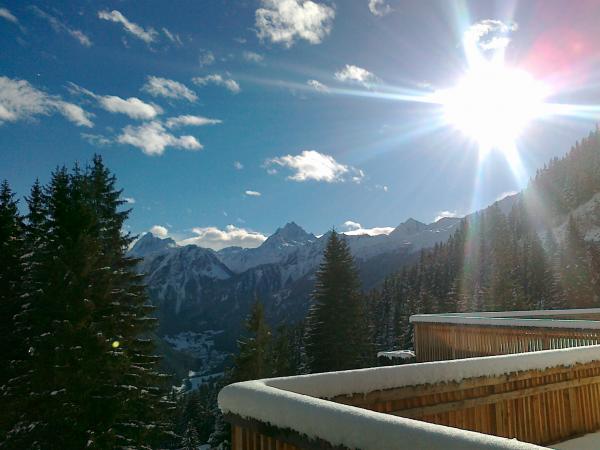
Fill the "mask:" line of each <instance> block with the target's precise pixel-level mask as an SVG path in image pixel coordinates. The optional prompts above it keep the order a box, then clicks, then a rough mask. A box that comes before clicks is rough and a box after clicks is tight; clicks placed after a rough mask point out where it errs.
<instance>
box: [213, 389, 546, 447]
mask: <svg viewBox="0 0 600 450" xmlns="http://www.w3.org/2000/svg"><path fill="white" fill-rule="evenodd" d="M267 383H268V382H266V381H265V380H262V381H261V380H259V381H248V382H244V383H237V384H233V385H229V386H227V387H225V388H224V389H223V390H222V391H221V392H220V393H219V407H220V408H221V410H223V412H225V413H229V412H231V413H235V414H238V415H240V416H243V417H248V418H254V419H257V420H259V421H261V422H266V423H270V424H271V425H274V426H277V427H279V428H282V429H286V428H290V429H293V430H295V431H296V432H298V433H300V434H302V435H305V436H307V437H308V438H309V439H314V438H319V439H322V440H325V441H327V442H329V443H330V444H331V445H333V446H338V445H339V446H344V447H347V448H358V449H362V450H381V449H389V450H395V449H398V450H400V449H406V448H408V447H410V448H412V449H414V450H417V449H433V448H444V449H445V450H470V449H473V450H475V449H514V450H521V449H522V450H529V449H531V450H533V449H540V448H542V447H538V446H535V445H532V444H527V443H523V442H519V441H516V440H509V439H505V438H499V437H496V436H491V435H485V434H481V433H475V432H472V431H465V430H459V429H457V428H451V427H445V426H441V425H434V424H430V423H426V422H420V421H417V420H412V419H407V418H404V417H397V416H392V415H389V414H382V413H378V412H374V411H369V410H366V409H360V408H356V407H354V406H349V405H343V404H339V403H333V402H330V401H327V400H322V399H318V398H314V397H310V396H307V395H303V394H299V393H295V392H290V391H286V390H281V389H277V388H274V387H271V386H269V385H268V384H267Z"/></svg>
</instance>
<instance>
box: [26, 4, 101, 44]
mask: <svg viewBox="0 0 600 450" xmlns="http://www.w3.org/2000/svg"><path fill="white" fill-rule="evenodd" d="M30 8H31V10H32V11H33V12H34V13H35V14H36V15H37V16H38V17H39V18H41V19H44V20H46V21H48V23H49V24H50V26H51V27H52V29H53V30H54V31H55V32H56V33H67V34H68V35H69V36H71V37H72V38H74V39H75V40H77V41H78V42H79V43H80V44H81V45H83V46H84V47H91V46H92V40H91V39H90V38H89V37H88V36H87V35H86V34H85V33H84V32H83V31H81V30H76V29H74V28H71V27H69V26H68V25H66V24H65V23H64V22H62V21H60V20H59V19H58V18H56V17H54V16H53V15H51V14H48V13H47V12H45V11H42V10H41V9H40V8H38V7H37V6H35V5H32V6H30Z"/></svg>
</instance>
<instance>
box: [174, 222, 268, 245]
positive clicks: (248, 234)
mask: <svg viewBox="0 0 600 450" xmlns="http://www.w3.org/2000/svg"><path fill="white" fill-rule="evenodd" d="M192 231H193V232H194V234H195V236H193V237H190V238H188V239H184V240H182V241H180V242H178V244H180V245H189V244H192V245H197V246H199V247H205V248H212V249H213V250H221V249H222V248H225V247H232V246H236V247H244V248H255V247H258V246H259V245H260V244H262V243H263V242H264V241H265V240H266V239H267V237H266V236H265V235H263V234H262V233H259V232H257V231H252V230H248V229H245V228H238V227H236V226H235V225H227V226H226V227H225V229H224V230H221V229H219V228H217V227H205V228H201V227H196V228H194V229H193V230H192Z"/></svg>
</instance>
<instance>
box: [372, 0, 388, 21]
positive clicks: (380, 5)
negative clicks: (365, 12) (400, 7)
mask: <svg viewBox="0 0 600 450" xmlns="http://www.w3.org/2000/svg"><path fill="white" fill-rule="evenodd" d="M369 11H371V14H373V15H375V16H379V17H383V16H385V15H386V14H389V13H391V12H392V11H393V9H392V7H391V6H390V5H388V4H387V3H386V2H385V0H369Z"/></svg>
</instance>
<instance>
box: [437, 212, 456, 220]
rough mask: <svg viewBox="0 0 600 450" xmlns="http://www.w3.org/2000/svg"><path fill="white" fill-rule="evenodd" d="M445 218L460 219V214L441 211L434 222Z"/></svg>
mask: <svg viewBox="0 0 600 450" xmlns="http://www.w3.org/2000/svg"><path fill="white" fill-rule="evenodd" d="M445 217H458V213H457V212H456V211H440V212H438V214H437V216H435V219H433V221H434V222H437V221H438V220H440V219H443V218H445Z"/></svg>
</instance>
